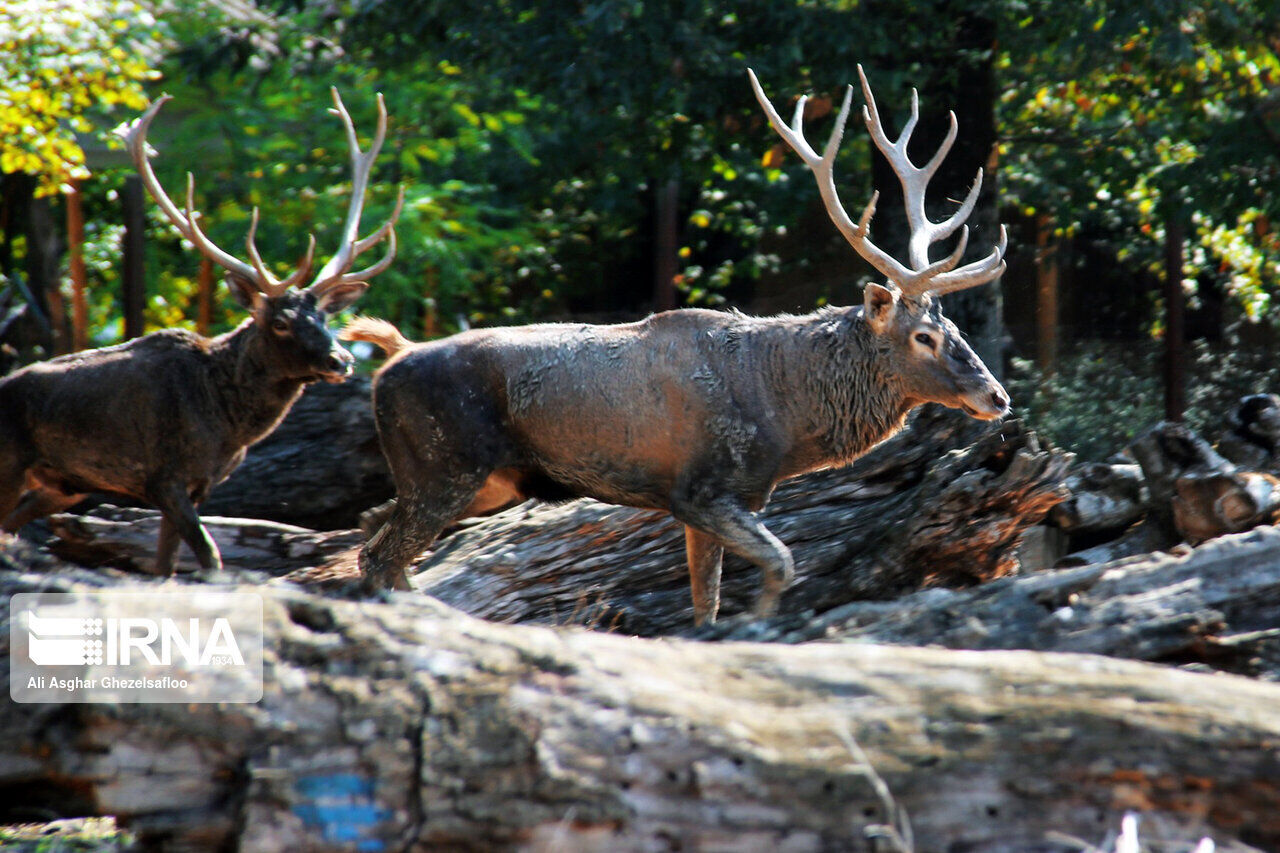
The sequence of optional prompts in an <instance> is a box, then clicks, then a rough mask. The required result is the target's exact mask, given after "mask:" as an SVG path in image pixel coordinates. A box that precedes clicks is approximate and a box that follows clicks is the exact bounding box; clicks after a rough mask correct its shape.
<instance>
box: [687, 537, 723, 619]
mask: <svg viewBox="0 0 1280 853" xmlns="http://www.w3.org/2000/svg"><path fill="white" fill-rule="evenodd" d="M684 551H685V556H686V557H687V558H688V561H689V586H690V587H691V588H692V591H693V624H694V625H702V624H704V623H710V622H715V621H716V614H717V613H719V612H720V567H721V565H722V563H723V562H724V546H722V545H721V544H720V543H719V542H717V541H716V540H715V539H714V538H713V537H711V536H710V535H708V534H706V533H703V532H702V531H701V530H698V529H697V528H694V527H690V526H688V525H685V528H684Z"/></svg>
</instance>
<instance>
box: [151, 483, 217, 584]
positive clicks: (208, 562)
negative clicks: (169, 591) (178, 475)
mask: <svg viewBox="0 0 1280 853" xmlns="http://www.w3.org/2000/svg"><path fill="white" fill-rule="evenodd" d="M147 498H148V499H149V500H150V501H151V502H152V503H153V504H155V505H156V509H158V510H160V514H161V515H162V516H163V520H162V521H161V523H160V537H159V540H158V542H157V543H156V574H159V575H163V576H165V577H169V576H171V575H172V574H173V558H174V555H175V554H176V552H177V550H178V549H177V543H176V542H174V543H172V544H170V543H169V539H170V538H171V537H172V534H169V536H168V537H166V533H165V527H164V522H165V521H167V522H169V524H170V525H172V526H173V530H174V531H175V532H176V533H177V535H178V536H179V537H181V538H182V541H183V542H186V543H187V545H189V546H190V547H191V550H192V552H193V553H194V554H195V555H196V560H197V561H199V563H200V565H201V567H202V568H204V569H208V570H217V569H221V568H222V555H221V554H219V553H218V546H217V543H215V542H214V541H213V537H212V536H210V535H209V531H208V530H205V527H204V525H203V524H201V523H200V516H199V515H198V514H197V513H196V507H195V504H193V503H192V502H191V498H190V497H189V496H188V495H187V490H186V488H185V487H184V486H182V485H181V484H178V483H170V484H162V485H158V486H156V487H154V488H152V489H148V493H147Z"/></svg>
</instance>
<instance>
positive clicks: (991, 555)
mask: <svg viewBox="0 0 1280 853" xmlns="http://www.w3.org/2000/svg"><path fill="white" fill-rule="evenodd" d="M975 436H976V441H975ZM971 442H972V443H971ZM961 448H962V449H961ZM1070 463H1071V457H1070V455H1069V454H1063V453H1060V452H1057V451H1051V450H1044V449H1042V448H1041V447H1040V445H1039V443H1038V441H1037V439H1036V438H1035V436H1034V435H1032V434H1030V433H1028V432H1026V431H1025V430H1024V429H1023V428H1022V426H1021V425H1020V424H1019V423H1018V422H1016V421H1010V422H1005V423H1003V424H1000V425H998V426H996V427H984V426H980V425H977V424H976V422H974V421H972V420H970V419H967V418H963V417H960V416H958V415H955V414H953V413H950V412H947V411H945V410H934V411H926V412H924V413H922V414H921V416H920V417H919V418H917V419H916V421H915V422H914V424H913V426H912V427H911V428H909V429H908V430H907V431H905V432H904V433H902V434H900V435H898V436H897V437H895V438H893V439H891V440H890V441H888V442H886V443H885V444H884V445H882V446H881V447H879V448H877V449H876V450H874V451H872V453H870V454H868V455H867V456H866V457H864V458H863V459H861V460H859V461H858V462H856V463H855V464H854V465H852V466H850V467H848V468H844V469H839V470H833V471H825V472H821V473H817V474H813V475H810V476H807V477H802V478H799V479H796V480H793V481H790V482H788V483H784V484H783V485H781V486H780V487H779V488H778V490H777V492H776V493H775V495H774V498H773V501H772V503H771V504H770V506H769V508H768V510H767V511H766V514H765V523H766V524H767V525H768V526H769V529H770V530H772V531H773V532H774V534H775V535H777V536H778V537H779V538H780V539H781V540H782V541H783V542H784V543H786V544H787V545H788V546H789V547H790V548H791V550H792V552H793V554H794V555H795V558H796V580H795V583H794V584H793V585H792V586H791V588H790V589H788V591H787V592H786V594H785V595H784V596H783V598H782V605H781V612H783V613H797V612H805V611H813V610H825V609H828V608H831V607H834V606H837V605H839V604H843V603H845V602H847V601H850V600H854V599H859V598H883V597H886V596H890V595H895V594H898V593H900V592H903V591H905V590H910V589H915V588H918V587H919V586H921V585H922V584H953V585H954V584H961V585H963V584H971V583H975V582H979V581H983V580H990V579H991V578H996V577H1001V576H1003V575H1006V574H1009V573H1011V572H1012V571H1014V570H1015V569H1016V567H1017V559H1016V551H1017V544H1018V539H1019V536H1020V534H1021V532H1022V531H1023V530H1024V529H1025V528H1026V527H1027V526H1029V525H1031V524H1034V523H1035V522H1037V521H1039V520H1040V519H1041V518H1042V517H1043V516H1044V515H1045V513H1046V512H1048V510H1049V509H1050V508H1051V507H1052V506H1053V505H1054V504H1055V503H1057V502H1058V501H1059V500H1061V499H1062V498H1063V497H1064V495H1065V492H1064V491H1063V490H1062V488H1061V483H1062V480H1063V478H1064V477H1065V475H1066V470H1067V468H1068V467H1069V465H1070ZM413 582H414V585H415V587H416V588H417V589H420V590H421V591H423V592H425V593H427V594H428V595H431V596H434V597H436V598H439V599H440V600H442V601H444V602H446V603H448V604H452V605H453V606H455V607H460V608H462V609H464V610H466V611H467V612H469V613H471V614H473V615H476V616H481V617H483V618H486V619H492V620H496V621H500V622H541V623H564V622H574V623H580V624H594V625H603V626H607V627H611V628H615V629H617V630H622V631H626V632H628V633H634V634H642V635H657V634H669V633H673V632H677V631H680V630H683V629H685V628H687V627H688V626H689V625H691V624H692V621H693V617H692V606H691V603H690V594H689V580H688V571H687V569H686V567H685V553H684V536H683V533H682V528H681V527H680V525H678V524H677V523H676V522H675V521H673V520H672V519H671V518H670V517H669V516H667V515H666V514H665V513H660V512H653V511H644V510H636V509H627V508H621V507H612V506H606V505H604V504H599V503H595V502H593V501H575V502H572V503H569V504H564V505H561V506H546V505H537V504H527V505H525V506H522V507H519V508H517V509H515V510H509V511H507V512H505V513H501V514H499V515H497V516H494V517H492V518H489V519H485V520H483V521H481V522H479V523H476V524H471V525H468V526H466V527H464V528H463V529H462V530H460V531H459V532H457V533H454V534H453V535H452V536H450V537H448V538H447V539H445V540H443V541H442V542H441V543H440V544H439V546H438V547H437V548H436V549H435V550H434V551H433V552H431V553H430V554H429V555H428V557H427V558H426V559H425V560H424V561H423V562H422V563H421V564H420V566H419V574H417V576H416V577H415V578H414V581H413ZM759 586H760V578H759V571H758V570H757V569H756V568H755V567H753V566H751V565H749V564H747V563H746V562H745V561H744V560H741V559H739V558H737V557H731V556H730V557H726V559H725V571H724V582H723V585H722V595H723V601H722V607H721V613H722V614H724V615H726V616H729V615H733V614H735V613H740V612H744V611H749V610H750V608H751V606H752V604H753V603H754V601H755V597H756V595H757V594H758V592H759Z"/></svg>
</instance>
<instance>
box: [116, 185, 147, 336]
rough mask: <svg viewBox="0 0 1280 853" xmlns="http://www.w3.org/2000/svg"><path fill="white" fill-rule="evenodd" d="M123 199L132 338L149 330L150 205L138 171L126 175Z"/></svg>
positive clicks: (126, 308)
mask: <svg viewBox="0 0 1280 853" xmlns="http://www.w3.org/2000/svg"><path fill="white" fill-rule="evenodd" d="M120 203H121V207H122V208H123V211H122V212H123V214H124V237H123V238H122V243H123V246H122V252H123V257H122V264H121V266H122V269H121V274H120V285H121V287H122V288H123V290H122V292H121V294H120V304H121V310H122V313H123V314H124V337H125V339H126V340H128V339H132V338H136V337H139V336H140V335H142V334H143V333H144V332H145V331H146V306H147V274H146V248H147V242H146V228H147V208H146V196H145V194H144V193H143V191H142V179H141V178H139V177H138V176H137V175H130V176H129V177H127V178H125V180H124V191H123V192H122V193H120Z"/></svg>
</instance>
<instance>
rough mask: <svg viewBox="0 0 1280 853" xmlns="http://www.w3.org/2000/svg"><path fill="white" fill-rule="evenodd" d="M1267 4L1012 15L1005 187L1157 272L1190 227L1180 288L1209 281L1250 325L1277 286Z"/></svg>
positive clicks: (1275, 112)
mask: <svg viewBox="0 0 1280 853" xmlns="http://www.w3.org/2000/svg"><path fill="white" fill-rule="evenodd" d="M1272 7H1273V4H1272V2H1270V0H1216V2H1213V1H1212V0H1210V2H1206V0H1199V2H1196V0H1173V2H1166V3H1160V4H1152V3H1147V2H1139V0H1087V1H1086V2H1082V3H1073V4H1062V3H1051V2H1047V0H1035V2H1027V3H1018V4H1009V5H1008V6H1007V7H1006V11H1008V12H1009V13H1011V14H1010V17H1009V18H1008V19H1007V20H1006V23H1005V26H1004V27H1003V39H1002V43H1003V45H1004V46H1005V50H1004V51H1003V53H1002V55H1001V57H1000V60H999V73H1000V75H1001V77H1002V79H1004V80H1005V81H1006V82H1007V84H1008V86H1007V88H1006V90H1005V95H1004V97H1003V98H1002V102H1001V112H1000V123H1001V127H1002V137H1003V140H1004V141H1003V143H1002V145H1001V164H1002V178H1003V179H1004V183H1003V187H1002V188H1003V190H1004V191H1005V194H1006V200H1007V201H1011V202H1012V203H1014V204H1017V205H1019V206H1020V207H1023V208H1025V209H1026V210H1027V211H1028V212H1036V211H1042V212H1047V213H1049V214H1050V215H1051V216H1052V217H1053V219H1054V221H1055V223H1056V225H1057V226H1058V228H1059V230H1060V231H1062V232H1072V231H1075V230H1077V229H1079V228H1081V227H1082V226H1090V227H1091V228H1093V229H1095V230H1096V229H1097V228H1098V227H1101V228H1102V229H1105V231H1107V232H1110V233H1111V234H1113V235H1114V240H1115V243H1116V245H1117V248H1118V253H1117V254H1118V257H1119V259H1120V260H1121V261H1122V262H1124V263H1125V264H1126V265H1130V266H1132V267H1133V268H1142V267H1145V268H1147V269H1150V270H1151V271H1153V272H1156V273H1159V269H1160V264H1161V245H1162V243H1163V241H1164V239H1165V224H1166V222H1167V221H1168V220H1169V219H1170V218H1171V217H1172V218H1176V219H1178V220H1180V221H1181V222H1182V223H1183V224H1184V225H1186V226H1189V237H1190V244H1191V251H1190V252H1189V253H1187V265H1186V268H1185V270H1184V286H1185V287H1186V288H1187V289H1188V290H1189V291H1194V289H1195V284H1196V278H1197V277H1198V276H1199V275H1201V274H1204V273H1209V274H1212V275H1219V276H1220V277H1221V278H1222V280H1223V282H1224V284H1225V285H1226V288H1227V290H1228V292H1229V293H1232V294H1234V295H1235V296H1237V297H1238V301H1239V304H1240V305H1241V306H1242V308H1243V309H1244V311H1245V312H1246V313H1247V314H1248V315H1249V316H1251V317H1254V318H1258V317H1262V316H1263V315H1264V314H1265V313H1266V309H1267V307H1268V305H1269V300H1270V294H1271V293H1273V292H1274V291H1275V290H1276V288H1277V287H1278V286H1280V240H1278V239H1277V237H1276V236H1275V235H1274V234H1273V233H1271V230H1270V226H1269V222H1270V221H1272V220H1274V219H1275V217H1277V216H1280V196H1277V194H1276V193H1274V192H1273V191H1272V189H1273V187H1274V186H1275V184H1276V182H1277V180H1280V109H1277V106H1278V105H1280V55H1278V54H1277V49H1278V48H1280V17H1278V16H1276V14H1275V10H1274V8H1272Z"/></svg>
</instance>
